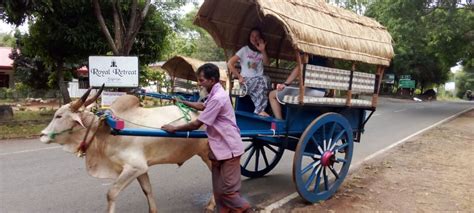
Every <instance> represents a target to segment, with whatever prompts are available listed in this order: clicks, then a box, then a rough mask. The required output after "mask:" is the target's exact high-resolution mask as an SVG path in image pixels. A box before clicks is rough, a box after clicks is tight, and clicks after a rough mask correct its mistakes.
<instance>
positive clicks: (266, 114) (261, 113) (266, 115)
mask: <svg viewBox="0 0 474 213" xmlns="http://www.w3.org/2000/svg"><path fill="white" fill-rule="evenodd" d="M258 115H260V116H263V117H270V115H269V114H268V113H266V112H265V111H263V112H260V113H258Z"/></svg>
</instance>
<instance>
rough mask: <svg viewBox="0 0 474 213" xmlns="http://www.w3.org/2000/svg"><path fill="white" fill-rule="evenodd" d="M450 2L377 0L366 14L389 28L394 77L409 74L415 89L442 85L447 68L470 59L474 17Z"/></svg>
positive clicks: (466, 10)
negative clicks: (392, 44)
mask: <svg viewBox="0 0 474 213" xmlns="http://www.w3.org/2000/svg"><path fill="white" fill-rule="evenodd" d="M460 2H461V1H453V0H440V1H432V0H393V1H392V0H391V1H389V0H378V1H375V2H374V3H373V4H370V5H369V6H368V9H367V12H366V15H368V16H370V17H374V18H375V19H376V20H378V21H379V22H381V24H382V25H384V26H386V27H387V28H388V31H389V32H390V34H391V35H392V37H393V40H394V49H395V57H394V59H393V62H392V63H393V70H394V72H395V74H398V75H399V74H411V75H412V76H413V78H414V79H415V80H417V83H418V86H419V87H420V88H421V89H424V88H425V87H426V86H428V85H430V84H433V83H434V84H440V83H444V82H445V81H446V80H447V79H448V73H449V68H450V67H452V66H454V65H456V63H457V62H459V61H465V60H471V59H472V51H473V45H472V36H470V35H471V34H472V33H473V32H472V31H473V28H472V26H474V22H473V21H474V17H473V11H472V9H469V8H468V6H469V5H463V4H461V3H460Z"/></svg>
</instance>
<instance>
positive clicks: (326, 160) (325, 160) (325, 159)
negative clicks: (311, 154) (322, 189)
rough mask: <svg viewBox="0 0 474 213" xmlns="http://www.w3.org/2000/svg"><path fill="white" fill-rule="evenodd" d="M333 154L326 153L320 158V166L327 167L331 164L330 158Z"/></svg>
mask: <svg viewBox="0 0 474 213" xmlns="http://www.w3.org/2000/svg"><path fill="white" fill-rule="evenodd" d="M333 155H334V154H333V153H332V152H331V151H326V152H324V154H323V157H322V158H321V165H323V166H329V165H330V164H331V158H332V156H333Z"/></svg>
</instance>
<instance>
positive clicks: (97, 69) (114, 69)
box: [89, 56, 138, 87]
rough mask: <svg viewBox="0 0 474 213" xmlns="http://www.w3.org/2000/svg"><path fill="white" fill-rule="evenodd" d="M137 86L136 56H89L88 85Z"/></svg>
mask: <svg viewBox="0 0 474 213" xmlns="http://www.w3.org/2000/svg"><path fill="white" fill-rule="evenodd" d="M104 83H105V87H138V57H136V56H131V57H130V56H89V85H90V86H91V87H100V86H102V84H104Z"/></svg>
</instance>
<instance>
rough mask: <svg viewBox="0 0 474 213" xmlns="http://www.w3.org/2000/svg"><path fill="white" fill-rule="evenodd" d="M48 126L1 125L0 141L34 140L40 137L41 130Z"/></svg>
mask: <svg viewBox="0 0 474 213" xmlns="http://www.w3.org/2000/svg"><path fill="white" fill-rule="evenodd" d="M47 125H48V124H30V125H15V126H12V125H0V139H11V138H34V137H36V136H39V134H40V132H41V130H43V129H44V128H46V126H47Z"/></svg>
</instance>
